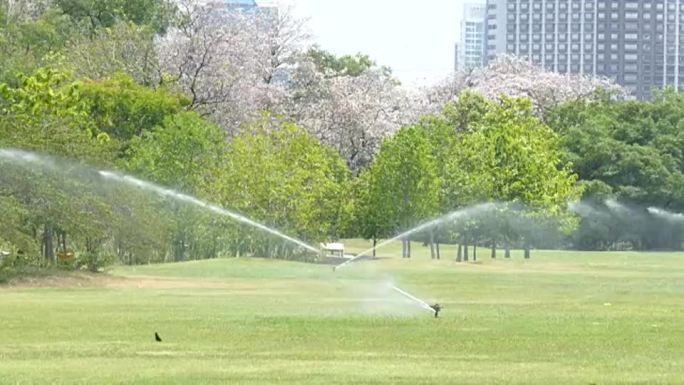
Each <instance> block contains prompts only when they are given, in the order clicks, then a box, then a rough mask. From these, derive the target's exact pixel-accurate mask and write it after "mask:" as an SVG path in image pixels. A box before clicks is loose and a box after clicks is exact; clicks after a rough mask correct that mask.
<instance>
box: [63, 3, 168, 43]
mask: <svg viewBox="0 0 684 385" xmlns="http://www.w3.org/2000/svg"><path fill="white" fill-rule="evenodd" d="M55 3H56V4H57V6H58V7H59V8H60V9H61V10H62V12H64V14H65V15H68V16H69V17H70V18H71V19H72V20H73V21H74V23H76V24H79V25H81V26H82V27H83V28H84V29H85V30H86V31H87V32H88V33H89V34H91V35H93V34H94V33H95V32H96V30H98V29H101V28H109V27H112V26H113V25H115V24H117V23H118V22H132V23H135V24H137V25H140V26H142V25H148V26H150V27H152V28H153V29H154V30H155V31H156V32H158V33H163V32H164V31H166V29H167V28H168V27H169V25H170V24H171V22H172V20H173V18H174V14H175V11H176V6H175V4H174V2H173V1H171V0H55Z"/></svg>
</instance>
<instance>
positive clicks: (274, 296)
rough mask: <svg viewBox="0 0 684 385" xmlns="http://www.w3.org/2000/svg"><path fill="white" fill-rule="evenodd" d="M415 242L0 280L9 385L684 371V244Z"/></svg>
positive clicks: (519, 378)
mask: <svg viewBox="0 0 684 385" xmlns="http://www.w3.org/2000/svg"><path fill="white" fill-rule="evenodd" d="M351 246H352V247H354V248H356V249H357V250H360V249H362V248H364V247H365V246H366V244H362V243H361V242H358V241H357V242H353V244H352V245H351ZM414 253H415V254H416V255H415V256H414V258H413V259H412V260H410V261H408V260H402V259H400V258H396V256H397V255H398V254H399V246H398V245H391V246H390V247H388V248H387V249H383V250H382V251H381V253H380V256H382V257H390V256H394V257H395V258H383V259H380V260H376V261H366V262H361V263H359V264H355V265H352V266H351V267H349V268H347V269H344V270H342V271H339V272H337V273H333V272H332V271H331V268H330V266H322V265H306V264H299V263H291V262H283V261H272V260H255V259H222V260H211V261H202V262H188V263H182V264H168V265H157V266H144V267H135V268H132V267H131V268H129V267H120V268H114V269H113V270H112V271H111V272H110V274H109V275H107V276H101V277H91V276H86V275H84V276H80V277H72V278H57V279H52V280H47V281H44V280H40V281H37V282H27V283H20V284H17V285H15V286H10V287H4V288H0V384H3V385H4V384H343V383H349V384H432V383H434V384H592V383H593V384H682V383H684V308H683V305H684V254H682V253H680V254H676V253H577V252H566V251H539V252H535V253H533V259H531V260H528V261H525V260H523V259H522V258H521V257H520V254H519V253H517V254H514V258H513V259H512V260H502V259H497V260H496V261H492V260H490V259H489V258H488V251H487V250H484V249H482V250H481V255H480V257H481V261H480V262H478V263H470V264H457V263H454V262H453V255H454V250H453V249H449V248H446V249H445V250H444V253H445V254H446V255H445V256H446V257H448V258H445V259H443V260H442V261H431V260H430V259H429V258H428V257H427V252H426V249H425V248H424V247H421V246H420V245H418V244H414ZM390 282H393V283H395V284H396V285H398V286H399V287H401V288H403V289H405V290H408V291H410V292H412V293H413V294H416V295H418V296H420V297H421V298H425V299H427V300H430V301H438V302H439V303H440V304H442V305H443V306H444V310H443V313H442V315H441V317H440V318H439V319H435V318H433V317H432V315H431V314H430V313H428V312H427V311H425V310H422V309H421V308H419V307H418V306H415V305H414V304H412V303H410V302H407V301H405V300H404V299H403V298H402V297H401V296H399V295H397V294H396V293H394V292H392V291H391V290H390V289H388V287H387V285H388V283H390ZM155 331H158V332H159V334H160V335H161V336H162V338H163V339H164V342H162V343H156V342H155V341H154V332H155Z"/></svg>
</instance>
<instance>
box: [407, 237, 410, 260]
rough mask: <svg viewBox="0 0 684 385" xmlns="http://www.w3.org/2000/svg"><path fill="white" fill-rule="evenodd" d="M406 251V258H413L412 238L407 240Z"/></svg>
mask: <svg viewBox="0 0 684 385" xmlns="http://www.w3.org/2000/svg"><path fill="white" fill-rule="evenodd" d="M406 251H407V254H406V258H411V240H410V239H407V240H406Z"/></svg>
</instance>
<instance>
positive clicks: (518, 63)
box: [426, 55, 626, 116]
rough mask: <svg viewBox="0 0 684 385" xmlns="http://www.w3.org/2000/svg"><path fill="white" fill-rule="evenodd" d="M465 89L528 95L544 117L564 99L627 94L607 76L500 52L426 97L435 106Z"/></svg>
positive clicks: (491, 94) (493, 94) (489, 94)
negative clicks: (548, 67) (572, 71)
mask: <svg viewBox="0 0 684 385" xmlns="http://www.w3.org/2000/svg"><path fill="white" fill-rule="evenodd" d="M466 90H468V91H471V92H476V93H479V94H481V95H483V96H485V97H486V98H488V99H498V98H499V97H500V96H501V95H506V96H510V97H527V98H529V99H530V100H532V103H533V105H534V109H535V112H536V113H537V114H539V115H541V116H544V115H545V114H546V112H548V111H549V109H551V108H553V107H555V106H558V105H559V104H561V103H563V102H566V101H570V100H577V99H586V98H591V97H593V96H594V95H596V94H597V92H599V91H604V92H607V93H610V94H614V95H617V96H625V95H626V91H625V90H624V89H623V88H622V87H621V86H619V85H617V84H615V83H614V82H613V81H611V80H609V79H607V78H603V77H593V76H589V75H582V74H570V73H568V74H560V73H556V72H552V71H547V70H545V69H543V68H541V67H540V66H537V65H535V64H534V63H532V62H530V61H527V60H524V59H521V58H518V57H515V56H510V55H500V56H498V57H497V58H496V59H495V60H494V61H493V62H492V63H490V65H489V66H487V67H485V68H481V69H476V70H471V71H469V72H466V73H461V74H457V75H455V76H454V77H453V78H450V79H447V80H445V81H443V82H442V83H440V84H438V85H437V86H435V87H433V88H431V89H429V90H426V96H427V97H428V98H430V101H431V103H432V105H435V103H436V105H437V106H439V105H444V104H445V103H446V102H448V101H453V100H455V98H456V97H458V96H459V95H460V94H461V93H462V92H463V91H466Z"/></svg>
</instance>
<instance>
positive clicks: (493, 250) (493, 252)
mask: <svg viewBox="0 0 684 385" xmlns="http://www.w3.org/2000/svg"><path fill="white" fill-rule="evenodd" d="M492 259H496V241H495V240H493V239H492Z"/></svg>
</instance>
